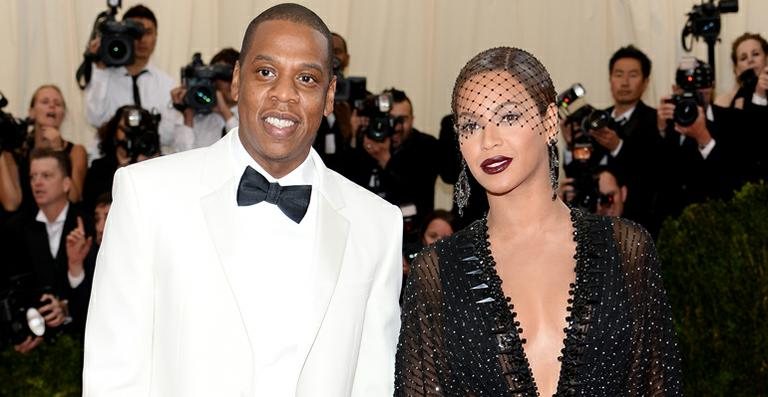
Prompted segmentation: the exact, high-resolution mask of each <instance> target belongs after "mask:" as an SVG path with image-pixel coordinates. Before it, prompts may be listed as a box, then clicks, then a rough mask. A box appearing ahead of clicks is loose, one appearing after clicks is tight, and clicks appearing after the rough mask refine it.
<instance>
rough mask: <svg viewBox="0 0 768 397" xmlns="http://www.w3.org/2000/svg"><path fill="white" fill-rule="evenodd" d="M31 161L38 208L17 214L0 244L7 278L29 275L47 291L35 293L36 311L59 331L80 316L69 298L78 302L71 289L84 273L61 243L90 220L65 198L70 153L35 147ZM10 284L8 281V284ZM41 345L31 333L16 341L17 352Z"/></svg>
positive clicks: (35, 286) (35, 285) (36, 285)
mask: <svg viewBox="0 0 768 397" xmlns="http://www.w3.org/2000/svg"><path fill="white" fill-rule="evenodd" d="M30 159H31V160H30V184H31V186H32V191H33V194H34V199H35V203H36V204H37V206H38V207H39V210H37V211H24V212H21V213H19V214H17V215H16V216H14V217H13V218H12V219H11V220H10V221H9V222H8V224H7V225H6V227H5V230H3V238H2V239H0V244H3V247H2V252H3V253H4V255H6V257H5V258H4V270H5V273H6V275H7V276H8V277H9V278H10V277H13V278H18V277H20V276H21V275H24V274H31V275H32V277H31V282H30V284H31V285H28V287H30V288H31V289H32V290H39V291H45V292H41V293H40V295H39V296H40V299H39V301H40V302H41V303H40V307H39V311H40V312H41V314H42V315H43V316H44V318H45V323H46V326H47V327H50V328H57V329H58V328H59V327H62V326H63V325H65V324H68V323H69V322H71V321H72V319H73V318H75V317H78V318H79V317H82V316H84V313H81V312H69V311H68V301H69V300H70V299H71V300H72V302H74V303H76V305H77V306H79V305H80V302H78V301H77V299H78V298H77V296H76V294H75V293H74V292H75V291H76V290H77V289H78V288H79V287H80V286H81V284H82V282H83V280H84V278H85V275H84V274H83V272H82V269H80V268H77V267H76V266H75V267H70V262H69V260H68V255H67V254H68V252H69V250H68V249H67V247H66V243H65V241H66V236H67V235H68V234H69V233H70V231H72V230H73V229H75V228H78V227H80V228H82V225H90V222H88V220H87V219H89V218H87V217H85V216H84V214H83V213H82V212H80V210H79V208H78V207H76V206H75V205H74V204H71V203H70V202H69V200H68V199H67V193H68V191H69V190H70V189H71V188H72V180H71V178H70V175H71V170H72V168H71V164H70V162H69V157H68V156H66V155H65V154H64V153H62V152H57V151H53V150H50V149H35V150H34V151H33V152H32V154H31V155H30ZM83 233H84V234H83V235H84V236H85V235H86V234H87V235H93V233H92V232H91V230H90V229H89V230H88V231H87V232H86V231H85V229H83ZM87 241H90V240H87ZM6 260H7V261H6ZM12 284H13V283H12V282H11V281H7V282H6V285H12ZM46 302H47V303H46ZM49 333H50V332H46V334H49ZM39 343H40V339H39V338H32V337H30V338H27V339H26V340H25V341H24V342H23V343H21V344H20V345H17V350H19V351H22V352H24V351H28V350H31V349H32V348H34V347H35V346H37V345H38V344H39Z"/></svg>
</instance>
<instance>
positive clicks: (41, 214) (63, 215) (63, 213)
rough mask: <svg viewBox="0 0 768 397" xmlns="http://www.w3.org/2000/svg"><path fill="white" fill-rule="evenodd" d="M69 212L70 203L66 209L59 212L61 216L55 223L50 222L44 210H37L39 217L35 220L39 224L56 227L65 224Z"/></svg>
mask: <svg viewBox="0 0 768 397" xmlns="http://www.w3.org/2000/svg"><path fill="white" fill-rule="evenodd" d="M67 211H69V201H67V204H66V205H64V209H62V210H61V212H59V215H58V216H57V217H56V219H55V220H54V221H53V222H48V218H47V217H46V216H45V213H44V212H43V210H37V216H36V217H35V220H36V221H38V222H43V223H45V224H46V225H55V224H59V223H64V220H65V219H67Z"/></svg>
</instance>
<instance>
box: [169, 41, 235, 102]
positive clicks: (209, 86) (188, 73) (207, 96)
mask: <svg viewBox="0 0 768 397" xmlns="http://www.w3.org/2000/svg"><path fill="white" fill-rule="evenodd" d="M232 72H233V69H232V66H230V65H226V64H216V65H205V63H203V59H202V57H201V56H200V53H199V52H196V53H195V54H194V55H193V56H192V62H190V63H189V64H188V65H186V66H184V67H182V68H181V83H182V84H183V85H184V87H186V88H187V93H186V94H185V95H184V103H183V106H184V107H189V108H192V109H193V110H194V111H195V113H200V114H207V113H211V112H212V111H213V108H214V107H215V106H216V85H215V84H214V82H215V80H223V81H232Z"/></svg>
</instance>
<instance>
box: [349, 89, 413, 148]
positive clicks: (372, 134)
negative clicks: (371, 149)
mask: <svg viewBox="0 0 768 397" xmlns="http://www.w3.org/2000/svg"><path fill="white" fill-rule="evenodd" d="M356 104H357V106H356V107H355V109H357V111H358V114H360V115H361V116H365V117H368V120H369V121H368V126H367V127H366V128H365V135H366V136H367V137H368V138H371V139H373V140H374V141H376V142H383V141H384V140H385V139H387V138H388V137H390V136H392V135H393V134H394V133H395V127H396V126H397V124H398V123H402V122H403V120H402V118H400V117H392V116H390V115H389V111H390V110H392V95H391V94H379V95H370V96H368V97H366V98H365V99H364V100H362V101H358V102H357V103H356Z"/></svg>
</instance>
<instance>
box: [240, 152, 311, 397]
mask: <svg viewBox="0 0 768 397" xmlns="http://www.w3.org/2000/svg"><path fill="white" fill-rule="evenodd" d="M232 142H233V144H232V146H234V147H233V148H232V151H233V158H234V159H235V161H233V164H234V168H233V170H232V172H233V176H234V178H235V180H236V181H238V182H239V181H240V178H241V176H242V175H243V171H245V168H246V166H249V165H250V166H251V167H252V168H254V169H255V170H256V171H258V172H259V173H261V174H262V175H263V176H264V177H265V178H266V179H267V180H268V181H269V182H275V181H276V180H275V178H273V177H272V176H271V175H269V174H268V173H267V172H265V171H264V169H263V168H262V167H260V166H259V165H258V164H257V163H256V162H255V161H254V160H253V158H251V156H250V155H249V154H248V152H246V150H245V148H244V147H243V145H242V143H241V141H240V139H239V138H238V139H233V140H232ZM319 180H320V178H319V177H318V176H317V174H316V168H315V165H314V162H313V161H312V157H311V156H308V157H307V159H306V160H305V161H304V162H303V163H302V164H301V165H299V166H298V167H297V168H296V169H295V170H293V171H292V172H291V173H289V174H288V175H286V176H284V177H282V178H280V179H279V180H277V182H278V183H279V184H280V185H281V186H288V185H309V184H316V183H318V181H319ZM317 191H318V189H317V185H315V186H313V189H312V195H311V199H310V203H309V208H308V210H307V213H306V215H305V216H304V218H303V219H302V220H301V223H298V224H297V223H295V222H294V221H292V220H291V219H289V218H288V217H287V216H286V215H285V214H283V212H282V211H280V209H279V208H278V207H277V205H274V204H270V203H267V202H266V201H264V202H261V203H258V204H254V205H250V206H243V207H238V213H239V214H240V220H239V221H240V222H245V224H246V225H252V226H250V227H249V228H248V229H249V230H251V236H250V239H251V241H253V246H252V252H253V257H252V261H247V263H241V264H240V266H239V267H236V268H234V269H233V270H232V275H234V277H231V278H230V280H231V281H230V282H231V283H232V289H233V291H234V293H235V295H236V296H237V297H238V301H239V302H241V307H240V309H241V312H242V314H243V318H244V321H245V325H246V329H247V332H248V334H249V337H250V340H251V343H252V344H253V363H254V373H253V382H254V383H253V384H254V389H253V390H254V392H255V394H256V395H259V396H294V395H295V394H296V390H295V385H296V384H297V381H298V379H299V374H300V372H301V366H302V363H303V360H304V357H303V356H302V355H301V354H299V352H298V350H297V349H298V344H297V341H298V340H300V335H301V331H302V330H301V324H303V319H304V318H305V317H306V316H307V315H308V313H309V312H308V310H307V309H308V308H309V307H311V304H310V302H308V299H309V298H310V296H311V291H312V288H311V286H312V280H313V279H314V272H315V271H316V269H317V266H316V265H317V263H316V262H317V261H316V258H315V257H314V255H313V253H314V252H315V248H316V247H315V234H316V224H317V216H318V214H317V213H318V211H319V209H318V208H319V207H318V204H317V199H318V197H317Z"/></svg>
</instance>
